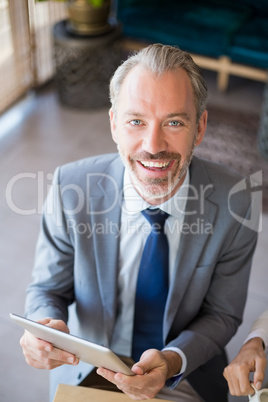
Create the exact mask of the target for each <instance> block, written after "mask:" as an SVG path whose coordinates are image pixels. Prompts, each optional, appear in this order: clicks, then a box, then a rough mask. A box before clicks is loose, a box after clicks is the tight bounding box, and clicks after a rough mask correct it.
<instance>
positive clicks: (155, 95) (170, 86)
mask: <svg viewBox="0 0 268 402" xmlns="http://www.w3.org/2000/svg"><path fill="white" fill-rule="evenodd" d="M129 103H131V105H132V107H133V106H134V104H136V103H138V104H141V105H142V104H144V105H148V104H149V105H158V106H163V107H164V106H165V105H167V106H168V107H171V106H172V105H174V107H178V106H180V107H182V106H183V105H184V106H186V105H187V106H188V107H189V106H190V105H191V106H193V107H194V105H195V99H194V93H193V88H192V84H191V81H190V78H189V76H188V74H187V73H186V71H184V70H183V69H181V68H179V69H177V70H174V71H168V72H166V73H164V74H163V75H158V74H155V73H153V72H152V71H150V70H148V69H146V68H144V67H142V66H136V67H134V68H133V69H132V70H131V71H130V72H129V73H128V74H127V76H126V77H125V79H124V81H123V83H122V86H121V89H120V93H119V98H118V106H120V107H121V108H122V107H123V108H125V107H127V106H128V104H129Z"/></svg>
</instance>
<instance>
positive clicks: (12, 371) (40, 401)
mask: <svg viewBox="0 0 268 402" xmlns="http://www.w3.org/2000/svg"><path fill="white" fill-rule="evenodd" d="M205 76H206V78H207V81H208V84H209V90H210V94H211V95H210V102H213V103H214V104H218V105H222V106H223V107H226V105H228V107H232V108H233V109H234V110H237V111H241V110H242V111H246V112H251V111H254V112H256V113H259V112H260V110H261V103H262V96H263V87H264V86H263V84H261V83H256V82H253V81H249V80H245V79H238V78H237V79H236V78H232V79H231V81H230V86H229V90H228V92H227V93H225V94H220V93H219V92H218V91H217V89H216V84H215V82H216V77H215V74H214V73H212V72H205ZM111 151H116V148H115V145H114V143H113V142H112V139H111V136H110V129H109V122H108V108H102V109H98V110H95V111H92V110H91V111H79V110H75V109H68V108H66V107H63V106H62V105H61V104H60V103H59V102H58V99H57V94H56V93H55V91H54V89H53V86H47V87H45V88H44V89H43V90H42V91H40V92H39V93H38V94H35V93H32V94H29V96H28V97H27V98H26V99H25V100H23V101H22V102H20V103H19V104H18V105H16V106H15V107H13V108H12V109H11V110H10V111H9V112H7V113H6V114H5V115H4V116H2V117H1V118H0V172H1V174H0V188H1V191H0V222H1V227H2V230H1V241H0V255H1V260H0V272H1V283H0V294H1V301H2V302H1V303H0V344H1V365H0V401H1V402H14V401H20V402H46V401H48V373H47V372H44V371H40V370H36V369H33V368H31V367H29V366H27V365H26V363H25V361H24V358H23V355H22V352H21V348H20V346H19V339H20V337H21V335H22V330H20V328H19V327H17V326H16V325H15V324H13V323H12V322H11V320H10V318H9V313H10V312H14V313H18V314H23V311H24V299H25V288H26V286H27V284H28V283H29V281H30V277H31V270H32V265H33V259H34V249H35V242H36V237H37V234H38V229H39V221H40V216H41V212H42V203H43V200H44V198H45V196H46V194H47V191H48V187H49V184H50V182H51V176H52V173H53V171H54V169H55V167H56V166H57V165H60V164H63V163H65V162H68V161H71V160H75V159H79V158H83V157H86V156H88V155H93V154H99V153H107V152H111ZM267 244H268V215H266V214H264V215H263V217H262V231H261V232H260V235H259V241H258V245H257V250H256V254H255V257H254V261H253V268H252V274H251V279H250V286H249V294H248V301H247V305H246V310H245V317H244V323H243V324H242V325H241V327H240V328H239V330H238V332H237V334H236V335H235V337H234V338H233V339H232V340H231V342H230V343H229V345H228V347H227V350H228V354H229V358H230V359H231V358H233V357H234V356H235V354H236V353H237V352H238V350H239V347H240V345H241V344H242V342H243V339H244V338H245V336H246V334H247V332H248V329H249V327H250V324H251V322H252V321H253V319H254V317H256V315H258V314H259V313H260V312H261V311H262V310H263V309H264V308H266V306H267V304H268V294H267V272H266V270H267V260H266V258H267ZM246 400H247V398H231V397H230V401H234V402H235V401H246Z"/></svg>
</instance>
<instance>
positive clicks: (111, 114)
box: [109, 108, 117, 144]
mask: <svg viewBox="0 0 268 402" xmlns="http://www.w3.org/2000/svg"><path fill="white" fill-rule="evenodd" d="M109 117H110V126H111V133H112V137H113V140H114V142H115V143H116V144H117V135H116V123H115V113H114V111H113V109H112V108H111V109H110V110H109Z"/></svg>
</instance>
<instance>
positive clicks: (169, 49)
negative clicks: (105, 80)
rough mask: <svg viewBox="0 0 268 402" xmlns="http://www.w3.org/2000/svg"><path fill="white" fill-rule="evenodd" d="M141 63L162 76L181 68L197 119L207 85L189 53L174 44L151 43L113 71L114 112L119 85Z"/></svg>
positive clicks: (202, 107)
mask: <svg viewBox="0 0 268 402" xmlns="http://www.w3.org/2000/svg"><path fill="white" fill-rule="evenodd" d="M137 65H141V66H142V67H144V68H145V69H147V70H149V71H152V73H154V74H156V75H159V76H162V75H163V74H164V73H165V72H168V71H175V70H177V69H179V68H181V69H183V70H184V71H185V72H186V73H187V74H188V76H189V78H190V81H191V84H192V88H193V92H194V97H195V106H196V114H197V121H198V120H199V118H200V116H201V115H202V113H203V111H204V110H205V109H206V102H207V96H208V94H207V86H206V82H205V80H204V77H203V74H202V72H201V69H200V68H199V66H198V65H197V64H196V63H195V62H194V61H193V59H192V57H191V56H190V54H189V53H187V52H185V51H183V50H181V49H179V48H178V47H175V46H169V45H162V44H159V43H157V44H153V45H150V46H148V47H146V48H144V49H142V50H141V51H139V52H136V53H134V54H132V55H131V56H130V57H129V58H128V59H127V60H126V61H124V62H123V63H122V64H121V65H120V66H119V67H118V68H117V70H116V71H115V73H114V75H113V77H112V79H111V82H110V100H111V104H112V108H113V110H114V112H115V113H116V107H117V102H118V97H119V93H120V89H121V85H122V83H123V81H124V79H125V78H126V76H127V74H128V73H129V72H130V70H132V69H133V68H134V67H135V66H137Z"/></svg>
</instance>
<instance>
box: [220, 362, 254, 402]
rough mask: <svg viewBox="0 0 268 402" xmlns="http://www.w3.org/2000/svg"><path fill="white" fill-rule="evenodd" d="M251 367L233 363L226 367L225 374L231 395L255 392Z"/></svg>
mask: <svg viewBox="0 0 268 402" xmlns="http://www.w3.org/2000/svg"><path fill="white" fill-rule="evenodd" d="M249 373H250V369H249V367H248V366H247V365H244V364H241V365H239V364H236V363H234V364H231V365H229V366H228V367H226V368H225V370H224V372H223V375H224V377H225V379H226V380H227V382H228V386H229V391H230V394H231V395H236V396H240V395H250V394H254V390H253V388H252V387H251V386H250V381H249Z"/></svg>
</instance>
